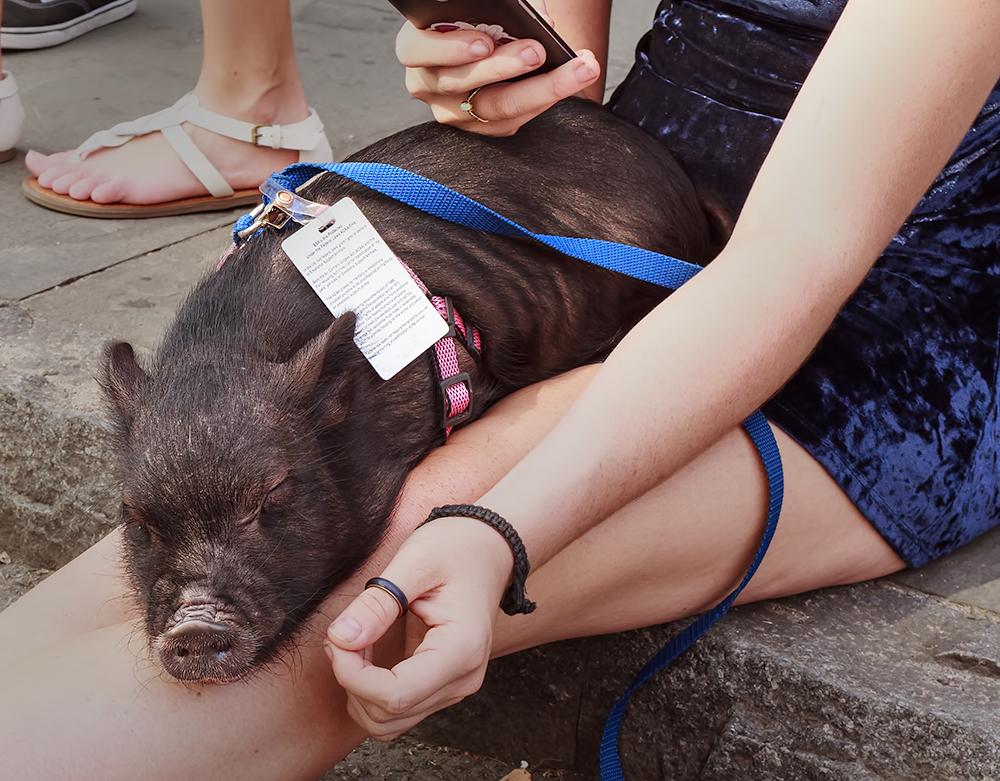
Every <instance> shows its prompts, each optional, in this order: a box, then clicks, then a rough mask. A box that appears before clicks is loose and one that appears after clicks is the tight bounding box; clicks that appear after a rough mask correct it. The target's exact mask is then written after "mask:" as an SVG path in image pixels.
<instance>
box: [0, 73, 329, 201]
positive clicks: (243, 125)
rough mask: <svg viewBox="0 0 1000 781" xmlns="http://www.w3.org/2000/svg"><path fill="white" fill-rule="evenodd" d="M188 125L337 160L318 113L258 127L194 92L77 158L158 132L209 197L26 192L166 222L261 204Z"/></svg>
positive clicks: (304, 158)
mask: <svg viewBox="0 0 1000 781" xmlns="http://www.w3.org/2000/svg"><path fill="white" fill-rule="evenodd" d="M2 84H3V82H0V85H2ZM184 122H190V123H191V124H192V125H196V126H198V127H200V128H204V129H205V130H210V131H211V132H213V133H218V134H219V135H222V136H226V137H228V138H234V139H236V140H237V141H245V142H247V143H248V144H255V145H256V146H266V147H270V148H271V149H293V150H296V151H298V153H299V161H300V162H309V163H316V162H326V161H329V160H330V159H331V158H332V157H333V151H332V150H331V149H330V142H329V141H328V140H327V137H326V133H324V132H323V122H322V121H321V120H320V118H319V117H318V116H317V114H316V112H315V111H314V110H313V109H309V116H308V117H306V118H305V119H303V120H302V121H301V122H295V123H293V124H291V125H255V124H253V123H252V122H243V121H242V120H239V119H232V118H231V117H226V116H223V115H222V114H216V113H215V112H214V111H209V110H208V109H206V108H204V107H203V106H202V105H201V104H200V103H199V102H198V98H197V97H196V96H195V95H194V94H193V93H191V94H188V95H185V96H184V97H183V98H181V99H180V100H179V101H177V102H176V103H175V104H174V105H172V106H171V107H170V108H166V109H163V110H162V111H158V112H156V113H155V114H149V115H148V116H145V117H140V118H139V119H135V120H132V121H131V122H122V123H120V124H118V125H115V126H114V127H113V128H111V129H110V130H102V131H100V132H98V133H94V135H92V136H91V137H90V138H88V139H87V140H86V141H84V142H83V143H82V144H81V145H80V146H79V147H78V148H77V149H76V152H75V154H76V155H77V156H78V157H79V158H80V159H81V160H82V159H84V158H86V157H87V155H89V154H91V153H92V152H95V151H97V150H98V149H106V148H109V147H116V146H122V145H123V144H127V143H128V142H129V141H131V140H132V139H133V138H136V137H137V136H143V135H146V134H148V133H157V132H159V133H162V134H163V137H164V138H165V139H166V140H167V143H169V144H170V146H171V147H172V148H173V150H174V152H176V154H177V156H178V157H179V158H180V159H181V162H183V163H184V165H186V166H187V167H188V169H189V170H190V171H191V173H193V174H194V175H195V176H196V177H197V178H198V181H200V182H201V183H202V185H203V186H204V187H205V189H206V190H207V191H208V192H209V195H199V196H195V197H193V198H184V199H181V200H178V201H169V202H166V203H158V204H149V205H144V206H136V205H133V204H125V203H113V204H100V203H94V202H93V201H89V200H88V201H78V200H76V199H74V198H71V197H70V196H69V195H60V194H59V193H56V192H53V191H52V190H49V189H47V188H45V187H42V186H41V185H40V184H39V183H38V180H37V179H35V178H34V177H29V178H27V179H25V180H24V182H23V183H22V185H21V189H22V190H23V192H24V194H25V195H26V196H27V198H28V199H29V200H31V201H34V202H35V203H37V204H39V205H40V206H44V207H46V208H48V209H53V210H55V211H58V212H63V213H65V214H75V215H79V216H81V217H114V218H123V217H125V218H127V217H166V216H170V215H176V214H194V213H196V212H207V211H218V210H221V209H232V208H235V207H237V206H248V205H250V204H253V203H257V202H258V201H259V200H260V191H259V190H257V189H256V188H255V189H252V190H233V188H232V187H231V186H230V184H229V182H227V181H226V179H225V177H223V176H222V174H220V173H219V171H218V169H217V168H216V167H215V166H214V165H212V163H211V162H210V161H209V160H208V158H207V157H205V155H204V153H202V151H201V150H200V149H198V147H197V146H196V145H195V143H194V141H192V140H191V137H190V136H189V135H188V134H187V133H186V132H185V130H184V128H182V127H181V125H182V124H183V123H184Z"/></svg>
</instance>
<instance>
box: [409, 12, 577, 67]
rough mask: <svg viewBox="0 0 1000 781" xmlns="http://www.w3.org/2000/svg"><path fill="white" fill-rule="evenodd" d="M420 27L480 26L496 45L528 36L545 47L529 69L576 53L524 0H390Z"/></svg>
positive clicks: (553, 64)
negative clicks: (540, 59) (541, 57)
mask: <svg viewBox="0 0 1000 781" xmlns="http://www.w3.org/2000/svg"><path fill="white" fill-rule="evenodd" d="M389 2H390V3H392V4H393V5H394V6H395V7H396V10H398V11H399V12H400V13H401V14H402V15H403V16H405V17H406V18H407V19H408V20H409V21H410V22H411V23H412V24H413V26H414V27H418V28H420V29H421V30H428V29H430V30H438V31H440V32H448V31H449V30H458V29H464V30H479V31H480V32H484V33H486V34H487V35H490V36H492V37H493V40H494V41H495V42H496V44H497V46H503V45H504V44H506V43H510V42H511V41H516V40H518V39H519V38H531V39H533V40H535V41H538V42H539V43H540V44H542V46H544V47H545V55H546V56H545V63H544V64H543V65H541V66H540V67H539V68H537V69H535V70H534V71H532V73H533V74H535V73H545V72H546V71H550V70H552V69H553V68H558V67H559V66H560V65H564V64H565V63H567V62H569V61H570V60H572V59H573V58H574V57H576V53H575V52H574V51H573V50H572V49H571V48H570V47H569V45H568V44H567V43H566V42H565V41H564V40H563V39H562V38H560V37H559V35H558V34H557V33H556V31H555V30H553V29H552V28H551V27H550V26H549V25H548V23H547V22H546V21H545V20H544V19H543V18H542V15H541V14H539V13H538V11H536V10H535V9H534V8H532V6H531V3H529V2H528V1H527V0H389Z"/></svg>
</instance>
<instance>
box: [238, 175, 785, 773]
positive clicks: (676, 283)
mask: <svg viewBox="0 0 1000 781" xmlns="http://www.w3.org/2000/svg"><path fill="white" fill-rule="evenodd" d="M324 171H326V172H328V173H333V174H339V175H340V176H343V177H345V178H347V179H350V180H351V181H353V182H356V183H357V184H360V185H363V186H365V187H368V188H369V189H371V190H375V191H376V192H380V193H382V194H383V195H386V196H388V197H390V198H393V199H395V200H397V201H399V202H400V203H404V204H407V205H408V206H412V207H414V208H416V209H420V210H421V211H424V212H426V213H428V214H430V215H433V216H435V217H439V218H441V219H443V220H447V221H448V222H453V223H456V224H457V225H463V226H465V227H468V228H474V229H476V230H481V231H485V232H487V233H494V234H497V235H500V236H511V237H516V238H523V239H530V240H532V241H536V242H539V243H540V244H544V245H545V246H547V247H551V248H552V249H554V250H556V251H558V252H561V253H562V254H564V255H567V256H569V257H572V258H577V259H578V260H582V261H584V262H586V263H591V264H593V265H595V266H600V267H601V268H605V269H609V270H611V271H617V272H619V273H621V274H625V275H627V276H630V277H633V278H635V279H640V280H643V281H645V282H651V283H652V284H654V285H660V286H661V287H666V288H669V289H671V290H674V289H676V288H678V287H680V286H681V285H683V284H684V283H685V282H687V281H688V280H689V279H691V277H693V276H694V275H695V274H697V273H698V272H699V271H700V270H701V268H700V266H697V265H695V264H693V263H688V262H686V261H683V260H679V259H677V258H673V257H670V256H669V255H663V254H660V253H658V252H653V251H651V250H647V249H642V248H640V247H632V246H628V245H625V244H617V243H615V242H611V241H602V240H600V239H584V238H571V237H568V236H550V235H548V234H544V233H534V232H532V231H530V230H528V229H527V228H524V227H522V226H521V225H519V224H518V223H516V222H514V221H513V220H511V219H508V218H507V217H504V216H503V215H502V214H498V213H497V212H495V211H493V210H492V209H490V208H489V207H487V206H484V205H483V204H481V203H479V202H478V201H475V200H473V199H472V198H469V197H468V196H465V195H462V194H461V193H458V192H456V191H454V190H452V189H451V188H449V187H445V186H444V185H443V184H440V183H438V182H435V181H433V180H432V179H427V178H426V177H423V176H420V175H419V174H415V173H412V172H411V171H407V170H405V169H402V168H396V167H395V166H391V165H386V164H384V163H320V164H316V163H297V164H295V165H292V166H289V167H288V168H286V169H284V170H283V171H280V172H278V173H276V174H274V175H273V176H272V177H271V182H272V184H275V185H277V186H278V187H279V188H280V189H285V190H289V191H291V192H293V193H294V192H295V190H296V189H297V188H298V187H300V186H301V185H302V184H304V183H305V182H307V181H308V180H309V179H312V178H313V177H314V176H316V174H318V173H321V172H324ZM264 202H265V203H267V202H268V201H267V198H266V197H265V199H264ZM252 224H253V216H252V215H246V216H245V217H242V218H241V219H240V220H239V222H237V223H236V226H235V228H234V231H233V239H234V241H235V242H236V243H237V244H239V243H240V238H239V233H240V232H241V231H245V230H246V229H247V228H249V227H251V226H252ZM743 428H744V430H745V431H746V432H747V434H748V435H749V436H750V439H751V440H752V441H753V443H754V446H755V447H756V448H757V452H758V454H759V455H760V458H761V462H762V463H763V466H764V471H765V473H766V474H767V488H768V508H767V522H766V524H765V527H764V532H763V534H762V535H761V539H760V544H759V545H758V546H757V551H756V553H755V554H754V557H753V561H751V563H750V566H749V567H748V568H747V571H746V574H745V575H744V577H743V580H742V581H741V582H740V584H739V585H738V586H737V587H736V588H735V589H734V590H733V592H732V593H731V594H730V595H729V596H727V597H726V598H725V599H724V600H722V602H720V603H719V604H718V605H716V606H715V607H714V608H713V609H712V610H709V611H707V612H705V613H702V614H701V615H699V616H697V617H696V618H695V619H694V620H693V621H692V622H691V623H689V624H688V625H687V626H686V627H685V628H684V629H682V630H681V631H680V632H679V633H678V634H677V635H675V636H674V637H673V638H672V639H671V640H670V642H668V643H667V645H666V646H664V647H663V648H662V649H661V650H660V651H659V652H658V653H657V654H656V655H655V656H654V657H653V658H652V659H650V660H649V661H648V662H647V663H646V665H645V666H644V667H643V668H642V670H640V671H639V674H638V675H637V676H636V677H635V679H634V680H633V681H632V683H631V684H629V686H628V688H627V689H626V690H625V691H624V693H623V694H622V695H621V697H619V698H618V700H617V701H616V702H615V704H614V705H613V706H612V707H611V711H610V713H609V714H608V718H607V721H606V722H605V725H604V733H603V734H602V736H601V750H600V767H601V781H624V779H625V775H624V772H623V771H622V767H621V758H620V756H619V752H618V738H619V734H620V732H621V725H622V722H623V720H624V718H625V712H626V710H627V708H628V704H629V701H630V700H631V698H632V695H633V694H635V693H636V692H637V691H638V690H639V689H640V688H641V687H642V686H643V685H644V684H645V683H646V682H647V681H648V680H649V679H650V678H652V677H653V676H654V675H656V674H657V673H658V672H659V671H660V670H662V669H663V668H664V667H666V666H667V665H669V664H670V663H671V662H673V661H674V660H675V659H676V658H677V657H678V656H680V655H681V654H683V653H684V652H685V651H687V650H688V649H689V648H690V647H691V646H692V645H694V643H695V642H696V641H697V640H698V638H699V637H701V636H702V635H703V634H705V632H707V631H708V630H709V629H710V628H711V627H712V626H713V625H714V624H715V623H716V622H717V621H718V620H719V619H720V618H722V617H723V616H724V615H725V614H726V613H727V612H729V608H731V607H732V606H733V603H734V602H736V599H737V598H738V597H739V595H740V593H741V592H742V591H743V589H744V588H746V585H747V584H748V583H749V582H750V579H751V578H752V577H753V576H754V574H755V573H756V572H757V568H758V567H759V566H760V563H761V561H762V560H763V559H764V554H765V553H766V552H767V548H768V546H769V545H770V544H771V539H772V538H773V537H774V532H775V529H776V528H777V526H778V516H779V515H780V514H781V502H782V498H783V495H784V477H783V473H782V469H781V454H780V453H779V452H778V443H777V441H776V440H775V438H774V433H773V432H772V431H771V426H770V424H769V423H768V422H767V418H765V417H764V414H763V413H762V412H760V411H759V410H758V411H757V412H754V413H753V414H752V415H750V417H748V418H747V419H746V420H745V421H743Z"/></svg>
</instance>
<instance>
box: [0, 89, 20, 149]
mask: <svg viewBox="0 0 1000 781" xmlns="http://www.w3.org/2000/svg"><path fill="white" fill-rule="evenodd" d="M23 127H24V106H23V105H22V104H21V96H20V95H18V94H17V82H16V81H14V77H13V76H11V75H10V74H9V73H7V71H0V163H3V162H6V161H7V160H10V159H11V158H13V157H14V155H15V154H16V152H15V150H14V145H15V144H17V142H18V141H20V140H21V129H22V128H23Z"/></svg>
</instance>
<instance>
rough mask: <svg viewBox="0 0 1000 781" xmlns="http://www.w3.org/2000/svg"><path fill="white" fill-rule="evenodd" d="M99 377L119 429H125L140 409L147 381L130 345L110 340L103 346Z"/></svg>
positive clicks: (147, 377)
mask: <svg viewBox="0 0 1000 781" xmlns="http://www.w3.org/2000/svg"><path fill="white" fill-rule="evenodd" d="M100 381H101V385H102V386H103V387H104V393H105V395H106V396H107V399H108V401H109V402H110V403H111V406H112V408H113V410H114V412H115V413H117V423H118V424H119V427H120V430H121V431H122V432H123V433H128V432H129V431H130V430H131V428H132V424H133V422H134V421H135V417H136V414H137V413H138V411H139V405H140V404H141V401H142V395H143V392H144V391H145V389H146V387H147V386H148V385H149V375H148V374H146V372H145V371H144V370H143V368H142V367H141V366H140V365H139V363H138V361H136V359H135V351H134V350H133V349H132V345H130V344H129V343H128V342H112V343H111V344H109V345H108V346H107V347H106V348H105V349H104V372H103V374H102V376H101V380H100Z"/></svg>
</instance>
